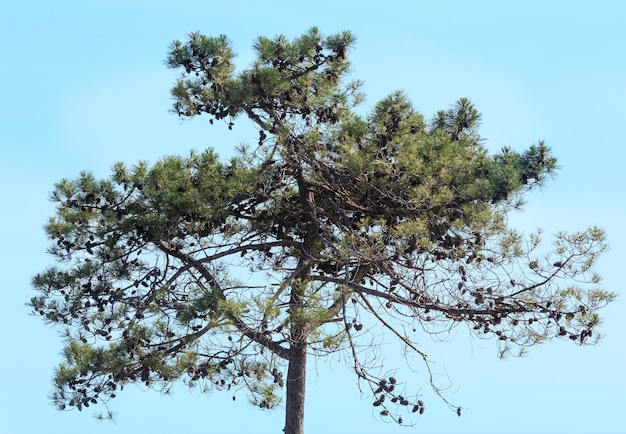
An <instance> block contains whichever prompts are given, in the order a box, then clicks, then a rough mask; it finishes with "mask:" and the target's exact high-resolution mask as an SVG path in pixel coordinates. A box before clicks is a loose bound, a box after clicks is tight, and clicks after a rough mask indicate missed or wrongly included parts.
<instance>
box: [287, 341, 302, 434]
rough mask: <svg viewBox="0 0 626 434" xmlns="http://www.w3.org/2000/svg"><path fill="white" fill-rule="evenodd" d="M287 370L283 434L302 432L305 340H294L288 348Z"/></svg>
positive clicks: (298, 433) (299, 433)
mask: <svg viewBox="0 0 626 434" xmlns="http://www.w3.org/2000/svg"><path fill="white" fill-rule="evenodd" d="M289 353H290V357H289V369H288V370H287V399H286V401H287V402H286V405H287V408H286V411H285V429H284V431H285V434H304V393H305V385H306V341H305V340H302V341H300V342H295V343H293V344H292V346H291V348H290V351H289Z"/></svg>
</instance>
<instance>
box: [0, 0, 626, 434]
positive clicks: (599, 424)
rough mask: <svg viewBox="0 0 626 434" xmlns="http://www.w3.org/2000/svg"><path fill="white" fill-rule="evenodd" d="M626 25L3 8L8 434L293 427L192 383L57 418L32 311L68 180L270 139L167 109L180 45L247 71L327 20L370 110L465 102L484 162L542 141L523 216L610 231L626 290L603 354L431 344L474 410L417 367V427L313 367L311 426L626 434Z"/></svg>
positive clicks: (564, 14)
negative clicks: (545, 173) (267, 43)
mask: <svg viewBox="0 0 626 434" xmlns="http://www.w3.org/2000/svg"><path fill="white" fill-rule="evenodd" d="M292 3H293V4H292ZM625 20H626V3H624V2H622V1H618V0H615V1H602V0H594V1H572V0H570V1H549V0H542V1H523V2H520V1H507V2H504V1H472V2H468V1H429V2H428V1H404V2H402V1H393V0H387V1H384V2H380V1H379V2H370V1H364V0H362V1H359V2H356V1H354V2H350V1H343V2H342V1H337V0H334V1H326V0H317V1H314V2H313V1H311V2H306V1H303V2H297V1H290V2H287V1H274V2H272V1H266V2H256V1H230V2H228V1H220V2H217V1H209V0H206V1H174V0H172V1H165V0H162V1H160V0H150V1H148V0H143V1H141V0H135V1H132V0H127V1H116V0H108V1H88V0H82V1H64V0H55V1H48V0H46V1H29V0H20V1H16V0H13V1H3V2H2V4H1V5H0V41H2V52H1V55H0V62H1V66H2V67H1V68H0V98H1V101H2V104H1V105H0V181H1V184H0V185H2V204H1V205H0V207H1V209H2V212H1V213H0V227H1V228H2V229H3V234H2V248H0V273H1V276H2V284H1V286H0V291H2V302H1V303H0V342H2V348H3V349H2V350H0V351H1V356H0V384H1V385H2V386H1V387H0V432H2V433H24V434H30V433H32V434H39V433H44V432H45V433H49V434H55V433H64V434H73V433H85V432H89V433H94V434H99V433H130V432H135V433H137V432H152V433H168V432H177V433H187V432H195V433H198V432H214V433H226V432H230V433H280V432H282V431H281V430H282V427H283V423H284V420H283V418H284V408H283V407H279V408H278V409H276V410H274V411H271V412H265V411H260V410H258V409H256V408H254V407H252V406H251V405H249V404H248V403H247V402H246V400H245V399H244V396H243V395H240V396H239V399H237V401H236V402H233V401H232V399H231V395H230V394H228V393H220V392H215V393H210V394H206V395H202V394H199V393H198V392H195V391H192V392H190V391H188V390H187V389H185V388H184V387H180V388H176V389H175V392H174V395H173V396H161V395H160V394H159V393H158V392H153V391H144V390H142V389H141V388H139V387H137V388H135V387H128V388H127V389H125V390H124V392H123V393H121V394H120V396H119V397H118V398H117V399H116V400H114V401H112V407H113V410H114V411H116V413H117V416H116V420H115V421H114V422H99V421H97V420H96V419H95V418H94V417H93V412H92V411H91V408H90V409H86V410H85V411H83V412H82V413H79V412H77V411H70V412H58V411H57V410H56V409H55V408H54V407H53V406H52V405H51V403H50V401H49V400H48V398H47V396H48V394H49V393H50V391H51V377H52V369H53V367H54V366H55V365H56V364H57V363H58V362H59V360H60V352H61V349H62V342H61V340H60V338H59V337H58V335H57V331H56V330H54V329H53V328H50V327H49V326H47V325H45V324H44V323H43V321H41V319H40V318H38V317H32V316H29V311H28V309H27V308H26V307H25V303H26V302H27V301H28V300H29V299H30V297H32V296H33V295H35V294H34V292H33V290H32V289H31V287H30V279H31V276H32V275H33V274H35V273H37V272H39V271H41V270H43V269H44V268H46V267H47V266H49V265H51V264H52V263H53V258H52V257H50V256H48V255H47V254H46V253H45V252H46V248H47V246H48V241H47V239H46V238H45V236H44V233H43V230H42V226H43V225H44V224H45V222H46V221H47V219H48V217H49V216H51V215H52V213H53V207H52V205H51V204H50V203H49V202H48V196H49V193H50V191H51V190H52V188H53V184H54V183H55V182H57V181H58V180H60V179H61V178H63V177H75V176H76V175H78V173H79V172H80V171H81V170H85V169H87V170H90V171H92V172H93V173H94V174H95V175H96V176H97V177H99V178H102V177H106V176H108V174H109V170H110V168H111V166H112V164H113V163H114V162H116V161H125V162H127V163H130V164H132V163H135V162H137V161H138V160H140V159H143V160H147V161H150V162H155V161H156V160H157V159H159V158H160V157H162V156H164V155H166V154H183V155H184V154H187V153H188V151H189V150H190V149H192V148H194V149H198V150H202V149H204V148H206V147H208V146H212V147H214V148H215V149H216V150H217V151H218V152H219V153H220V154H222V155H226V156H227V155H229V153H230V152H231V150H232V149H233V148H234V146H235V145H237V144H238V143H241V142H246V141H247V142H251V143H253V142H254V141H255V140H256V136H255V135H250V134H249V131H246V130H245V128H244V129H237V128H235V130H234V131H233V132H229V131H228V130H227V129H226V128H225V127H224V126H221V125H214V126H210V125H209V124H208V122H207V119H206V118H198V119H195V120H193V121H189V122H184V123H181V122H180V120H179V119H178V118H177V117H176V116H175V115H173V114H171V113H169V112H168V110H169V108H170V105H171V100H170V97H169V89H170V87H171V85H172V84H173V82H174V80H175V78H176V77H177V74H178V73H177V72H175V71H171V70H168V69H167V68H166V67H165V66H164V63H163V59H164V58H165V56H166V53H167V48H168V45H169V44H170V42H171V41H172V40H174V39H183V38H184V37H185V36H186V35H187V34H188V33H189V32H191V31H200V32H202V33H205V34H210V35H219V34H226V35H228V37H229V38H230V40H231V41H232V42H233V44H234V47H235V51H236V52H237V53H238V59H237V64H238V66H239V67H245V66H247V65H248V64H250V62H251V60H252V58H253V53H252V50H251V46H252V43H253V40H254V39H255V38H256V37H257V36H259V35H266V36H274V35H276V34H284V35H286V36H288V37H295V36H298V35H299V34H301V33H302V32H304V31H305V30H306V29H308V28H310V27H311V26H318V27H319V28H320V29H321V31H322V32H324V33H326V34H329V33H333V32H336V31H341V30H344V29H345V30H350V31H352V32H353V33H354V34H355V35H356V37H357V44H356V49H355V50H354V51H353V52H352V56H351V59H352V64H353V68H352V71H353V77H354V78H358V79H361V80H363V81H364V82H365V85H364V87H363V90H364V92H365V93H366V95H367V100H366V102H365V103H364V105H363V107H362V108H361V109H362V110H363V111H364V112H368V110H370V109H371V108H372V107H373V105H374V104H375V103H376V101H378V100H379V99H380V98H382V97H384V96H386V95H387V94H388V93H390V92H392V91H394V90H397V89H402V90H404V91H405V93H406V94H407V95H408V96H409V98H410V99H411V100H412V101H413V103H414V105H415V106H416V107H417V109H418V110H419V111H421V112H422V113H423V114H424V115H426V117H427V118H430V117H431V116H432V115H433V114H434V113H435V111H437V110H439V109H446V108H448V107H449V106H450V105H451V104H452V103H454V102H455V101H456V100H457V99H458V98H460V97H469V98H470V99H471V100H472V101H473V102H474V103H475V105H476V107H477V108H478V110H479V111H481V112H482V114H483V127H482V129H481V132H482V135H483V137H484V138H485V139H486V146H487V147H488V148H489V149H490V150H492V151H496V150H498V149H500V148H501V147H503V146H510V147H512V148H513V149H515V150H518V151H523V150H524V149H525V148H527V147H528V146H530V145H531V144H533V143H536V142H537V141H538V140H540V139H544V140H545V141H546V143H547V144H548V145H549V146H551V147H552V149H553V151H554V154H555V155H556V156H557V158H558V159H559V164H560V165H561V166H562V169H561V171H560V173H559V175H558V177H557V178H556V179H554V180H553V181H551V182H549V183H548V184H547V185H546V187H545V188H544V189H543V190H541V191H537V192H534V193H533V194H531V195H529V196H528V204H527V206H526V207H525V211H524V212H523V213H522V214H518V215H514V216H512V217H511V222H512V224H513V225H514V226H516V227H518V228H521V229H524V230H527V231H530V230H532V229H534V228H535V227H542V228H544V229H545V233H546V235H547V236H548V237H549V236H550V235H552V234H554V233H555V232H556V231H558V230H561V229H563V230H569V231H575V230H581V229H584V228H585V227H587V226H588V225H593V224H597V225H600V226H602V227H603V228H604V229H605V230H606V231H607V234H608V240H609V242H610V244H611V249H610V251H609V252H608V253H606V254H605V255H604V256H603V257H602V258H601V260H600V262H599V264H598V271H599V272H600V273H601V274H602V275H603V276H604V277H605V280H604V286H605V287H606V288H607V289H610V290H613V291H616V292H618V293H619V294H620V297H619V298H618V299H617V301H615V302H614V303H613V304H612V305H610V306H609V307H607V308H606V309H604V310H603V311H602V312H601V314H602V316H603V317H604V318H605V322H604V325H603V326H602V328H601V331H602V333H603V335H604V338H603V340H602V341H601V342H600V343H599V344H598V345H597V346H593V347H584V348H581V347H578V346H576V345H573V344H572V343H571V342H569V340H567V342H565V341H553V342H549V343H547V344H544V345H542V346H539V347H535V348H532V349H531V350H530V353H529V354H528V356H526V357H524V358H521V359H515V358H513V359H507V360H500V359H498V358H497V357H496V353H497V348H496V345H495V342H494V341H477V340H470V339H469V338H468V336H467V334H466V333H465V332H464V331H462V329H461V328H459V329H458V332H456V333H455V335H453V336H452V337H451V339H450V340H449V341H448V342H434V341H433V340H432V339H431V338H430V337H428V336H423V337H422V340H421V341H420V342H418V343H419V344H420V345H421V348H422V349H423V350H424V352H426V353H427V354H428V355H429V356H430V358H431V359H432V360H433V361H434V362H435V364H434V365H433V368H434V370H435V371H436V372H437V373H438V375H439V376H438V377H437V378H439V379H441V380H446V375H447V377H448V378H449V380H450V383H451V387H450V389H448V390H447V392H446V397H447V398H449V399H450V400H451V401H453V402H454V403H455V404H456V405H460V406H462V407H463V416H462V417H461V418H458V417H457V416H456V414H454V413H453V412H452V411H450V410H449V409H448V408H447V407H446V406H445V404H444V403H443V402H441V401H440V400H438V399H437V398H436V397H433V396H432V393H431V392H430V391H429V387H428V385H427V384H423V383H420V382H419V381H421V380H418V379H416V380H415V381H414V382H411V376H410V375H409V374H407V376H406V378H407V380H409V386H410V388H411V390H415V389H420V390H421V391H422V392H423V394H424V397H425V399H424V400H425V401H426V406H427V409H426V412H425V414H424V415H423V416H420V417H416V418H413V419H412V422H414V423H415V426H414V427H413V428H402V427H398V426H396V425H393V424H386V423H385V422H381V421H380V420H379V419H378V418H377V417H376V414H377V412H375V411H373V409H372V406H371V402H372V401H371V399H370V397H369V396H367V395H366V396H363V397H361V396H360V395H359V392H358V388H357V387H356V382H355V378H354V376H353V375H351V374H350V371H349V370H347V369H346V368H345V366H344V363H343V362H341V361H338V360H337V359H336V358H335V359H333V360H331V361H325V360H318V361H316V362H311V363H310V364H309V367H310V377H309V379H308V391H307V404H306V416H305V427H306V432H307V434H313V433H322V432H325V433H336V432H346V433H351V432H355V433H356V432H358V433H361V434H371V433H372V434H373V433H412V432H433V433H434V432H437V433H467V434H469V433H482V434H488V433H501V432H507V433H509V434H517V433H528V432H539V433H547V432H551V433H569V434H576V433H589V432H601V433H606V434H609V433H624V432H625V431H626V429H625V428H624V419H623V414H624V406H625V404H626V398H625V397H624V390H625V389H626V374H625V372H626V371H625V368H626V314H625V313H626V312H625V304H624V303H625V301H624V294H625V293H626V291H625V289H624V278H623V274H624V270H625V265H624V259H625V258H626V230H625V229H624V216H625V215H626V204H625V203H626V202H625V200H624V199H626V194H625V193H624V187H625V186H626V182H625V181H624V172H625V167H624V163H625V160H626V158H625V157H626V150H625V149H626V138H625V136H624V132H623V131H622V128H624V126H625V125H626V50H625V49H624V43H625V41H626V26H625V25H624V22H625ZM383 350H384V351H385V357H386V363H387V366H388V367H389V368H390V369H391V368H396V367H398V368H400V367H402V366H403V363H404V362H403V360H402V357H401V355H400V354H397V352H395V351H393V348H392V347H385V348H384V349H383ZM419 378H421V377H419ZM406 419H408V418H406Z"/></svg>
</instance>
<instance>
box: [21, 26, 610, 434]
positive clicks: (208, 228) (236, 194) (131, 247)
mask: <svg viewBox="0 0 626 434" xmlns="http://www.w3.org/2000/svg"><path fill="white" fill-rule="evenodd" d="M354 42H355V39H354V37H353V36H352V35H351V34H350V33H349V32H341V33H337V34H334V35H331V36H327V37H326V36H323V35H322V34H320V32H319V31H318V29H316V28H312V29H310V30H309V31H307V32H306V33H304V34H303V35H302V36H300V37H298V38H295V39H293V40H291V41H290V40H288V39H287V38H286V37H284V36H277V37H275V38H272V39H270V38H265V37H260V38H259V39H258V40H257V42H256V43H255V45H254V48H255V50H256V54H257V60H256V61H255V62H254V63H253V64H252V65H250V66H249V67H248V68H247V69H242V70H241V71H237V70H236V69H235V66H234V63H233V58H234V54H233V50H232V47H231V43H230V42H229V41H228V39H227V38H226V37H225V36H219V37H208V36H204V35H201V34H199V33H192V34H190V35H189V37H188V39H187V40H186V41H185V42H180V41H174V42H173V43H172V46H171V47H170V52H169V55H168V57H167V63H168V65H169V66H170V67H172V68H177V69H180V70H181V77H180V79H179V80H178V81H177V82H176V84H175V86H174V87H173V89H172V96H173V98H174V106H173V109H174V111H175V112H176V113H177V114H178V115H179V116H181V117H182V118H188V117H193V116H199V115H205V116H207V117H208V120H209V122H210V123H211V124H213V123H214V122H216V121H221V122H225V123H226V124H227V125H228V128H231V129H232V128H234V127H236V125H237V123H239V122H245V121H246V119H247V120H249V121H251V122H252V123H253V124H254V125H255V127H256V129H257V130H258V137H255V138H254V141H253V143H252V144H249V145H242V146H240V147H238V148H237V150H236V152H235V155H234V156H233V157H232V158H230V159H229V160H228V161H222V160H220V159H219V157H218V155H217V153H216V152H215V151H214V150H213V149H207V150H204V151H202V152H191V153H190V154H188V155H187V156H185V157H182V156H177V155H173V156H168V157H165V158H163V159H162V160H160V161H158V162H156V163H154V164H147V163H145V162H140V163H138V164H136V165H134V166H127V165H125V164H123V163H118V164H116V165H115V166H114V168H113V173H112V175H111V176H110V178H108V179H103V180H100V179H96V178H95V177H94V176H93V175H92V174H90V173H89V172H83V173H81V174H80V176H78V177H77V178H75V179H64V180H62V181H60V182H59V183H57V184H56V185H55V188H54V191H53V192H52V194H51V198H52V200H53V201H54V202H56V203H57V211H56V215H55V216H54V217H52V218H51V219H50V221H49V222H48V224H47V225H46V228H45V229H46V233H47V235H48V236H49V237H50V239H51V240H52V241H53V243H52V245H51V247H50V250H49V251H50V253H51V254H52V255H54V256H55V257H56V258H57V259H58V260H59V265H58V266H53V267H50V268H48V269H47V270H45V271H43V272H42V273H40V274H38V275H36V276H35V277H34V278H33V285H34V287H35V289H36V290H37V291H38V292H39V295H38V296H36V297H33V298H32V299H31V301H30V306H31V307H32V309H33V311H34V312H35V313H37V314H39V315H41V316H43V317H44V318H45V320H46V321H48V322H51V323H55V324H59V326H60V327H61V328H62V330H63V331H64V335H65V339H66V347H65V350H64V355H65V361H64V362H63V363H62V364H61V365H60V366H59V367H58V368H57V369H56V371H55V390H54V392H53V395H52V398H53V400H54V402H55V403H56V404H57V405H58V407H59V408H60V409H66V408H78V409H79V410H80V409H82V408H83V407H88V406H90V405H92V404H96V403H100V402H102V403H104V404H106V403H107V402H108V401H109V400H110V399H111V398H114V397H115V396H116V394H117V393H118V392H119V390H121V389H122V388H123V387H124V385H125V384H128V383H133V382H141V383H144V384H145V385H147V386H150V387H153V388H157V389H165V390H167V389H168V388H169V387H171V385H172V384H173V383H174V382H175V381H177V380H182V381H184V382H186V384H188V385H189V386H195V385H199V386H201V387H202V388H203V389H207V390H208V389H225V390H230V391H231V392H232V393H236V391H239V390H242V389H243V390H246V391H247V394H248V395H249V396H250V398H251V399H252V401H253V402H254V403H255V404H256V405H258V406H259V407H261V408H272V407H274V406H276V405H277V404H278V403H279V402H280V400H281V397H282V394H283V392H282V389H283V388H285V389H286V392H285V396H286V400H285V406H286V425H285V432H286V433H287V434H297V433H302V432H303V415H304V396H305V373H306V360H307V357H312V356H315V357H322V356H326V355H329V354H334V353H337V352H342V354H344V356H345V360H347V361H348V363H347V365H348V367H349V368H351V369H352V370H353V371H354V373H355V375H356V376H357V378H358V379H359V381H360V384H362V385H365V386H366V387H368V388H369V389H371V393H372V401H373V405H374V406H376V407H380V414H381V417H383V418H392V419H394V420H395V421H397V422H399V423H404V421H403V416H404V417H405V418H406V415H405V414H404V413H408V414H410V413H411V412H418V413H423V412H424V408H425V407H424V403H423V402H422V400H421V399H420V396H418V395H417V394H415V395H410V396H404V395H401V394H400V393H401V392H399V390H400V388H399V387H397V384H399V383H398V381H399V380H400V379H398V380H397V379H396V378H395V377H393V376H390V375H389V372H390V371H389V370H391V369H392V368H393V367H388V366H385V367H384V368H385V369H386V370H383V369H379V368H377V367H376V366H377V365H376V364H375V363H373V362H372V357H375V354H376V353H375V352H372V351H370V350H369V349H368V346H369V345H370V343H371V340H372V335H377V334H382V333H385V334H387V335H388V336H391V337H393V338H395V339H397V340H398V342H399V343H400V344H401V345H402V346H403V347H405V348H406V350H408V351H409V353H412V354H414V355H416V356H417V359H418V360H421V362H423V365H422V366H421V368H418V369H421V370H422V371H423V372H425V373H426V374H425V377H424V378H425V381H426V382H428V383H430V384H431V385H432V386H433V387H434V388H435V391H437V392H439V391H438V389H437V385H436V384H435V383H434V382H433V381H432V376H431V375H430V365H429V359H428V357H427V356H426V355H425V354H424V353H423V352H422V351H420V349H419V345H420V342H419V339H420V336H423V335H424V332H426V333H428V334H436V333H441V332H445V331H447V330H450V329H451V328H452V327H457V326H461V325H463V326H465V327H467V328H468V329H469V330H471V332H472V333H474V334H475V335H476V336H479V337H481V338H488V339H489V338H493V339H494V340H495V342H496V343H497V345H498V346H499V349H500V352H501V354H505V353H509V352H512V353H514V354H518V353H519V352H521V351H523V350H524V349H525V348H527V347H529V346H532V345H534V344H538V343H541V342H544V341H548V340H551V339H552V338H555V337H561V338H565V339H567V340H571V341H572V342H574V343H577V344H580V345H583V344H591V343H594V342H596V341H597V339H598V334H597V332H596V330H595V329H596V326H597V325H598V324H599V322H600V317H599V316H598V313H597V311H598V309H599V308H601V307H603V306H604V305H606V304H607V303H608V302H610V301H611V300H612V299H613V298H614V294H613V293H611V292H608V291H605V290H603V289H602V288H601V287H600V286H599V282H600V276H599V275H598V274H597V273H595V272H594V268H593V267H594V264H595V262H596V260H597V258H598V255H599V254H600V253H601V252H603V251H604V250H605V249H606V244H605V236H604V233H603V231H602V230H601V229H599V228H596V227H592V228H588V229H587V230H584V231H582V232H579V233H574V234H567V233H559V234H557V235H556V239H555V241H554V248H553V249H552V250H551V251H549V252H548V251H547V250H546V249H545V248H544V247H543V245H542V244H541V233H540V231H538V232H537V233H534V234H530V235H522V234H520V233H518V232H516V231H515V230H514V229H512V228H510V227H508V224H507V215H508V213H509V212H511V211H513V210H516V209H518V208H519V207H520V206H521V205H522V203H523V198H524V194H525V193H527V192H528V191H530V190H532V189H534V188H536V187H537V186H540V185H542V184H543V183H544V181H545V180H546V179H548V178H549V177H550V175H552V174H553V173H554V172H555V170H556V169H557V163H556V159H555V157H554V156H553V155H552V153H551V151H550V148H549V147H548V146H546V145H545V143H544V142H542V141H539V142H538V143H536V144H534V145H532V146H530V147H529V148H528V149H527V150H525V151H523V152H517V151H514V150H512V149H509V148H503V149H502V150H501V151H500V152H498V153H494V154H490V153H489V152H488V151H487V149H486V148H485V146H484V141H483V139H482V138H481V136H480V134H479V126H480V114H479V112H478V111H477V109H476V108H475V107H474V106H473V104H472V103H471V102H470V101H469V100H468V99H465V98H461V99H459V100H458V101H457V102H456V103H455V104H453V105H452V106H451V107H450V108H449V109H447V110H442V111H439V112H437V113H436V114H435V116H434V117H433V118H432V119H430V120H426V119H425V118H424V116H423V115H422V114H420V113H418V112H417V111H416V110H415V108H414V107H413V105H412V104H411V102H410V101H409V99H408V97H407V96H406V95H404V94H403V93H402V92H394V93H391V94H390V95H389V96H388V97H386V98H384V99H382V100H381V101H379V102H378V103H376V104H375V106H374V107H373V109H372V111H371V112H370V113H369V114H368V115H365V116H364V115H362V114H359V112H358V111H357V110H356V109H355V107H356V106H357V105H358V104H359V103H360V102H361V101H362V99H363V96H362V94H361V93H360V85H361V83H360V82H359V81H348V79H349V77H348V73H349V62H348V54H349V51H350V49H351V48H352V46H353V45H354ZM409 386H410V385H409ZM442 398H443V399H444V401H446V402H448V401H447V399H446V397H445V396H443V395H442ZM449 405H451V406H452V407H453V409H454V410H455V411H457V412H458V414H459V415H460V413H461V408H460V407H456V406H455V405H453V404H451V403H449ZM403 408H406V410H403ZM403 412H404V413H403Z"/></svg>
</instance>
